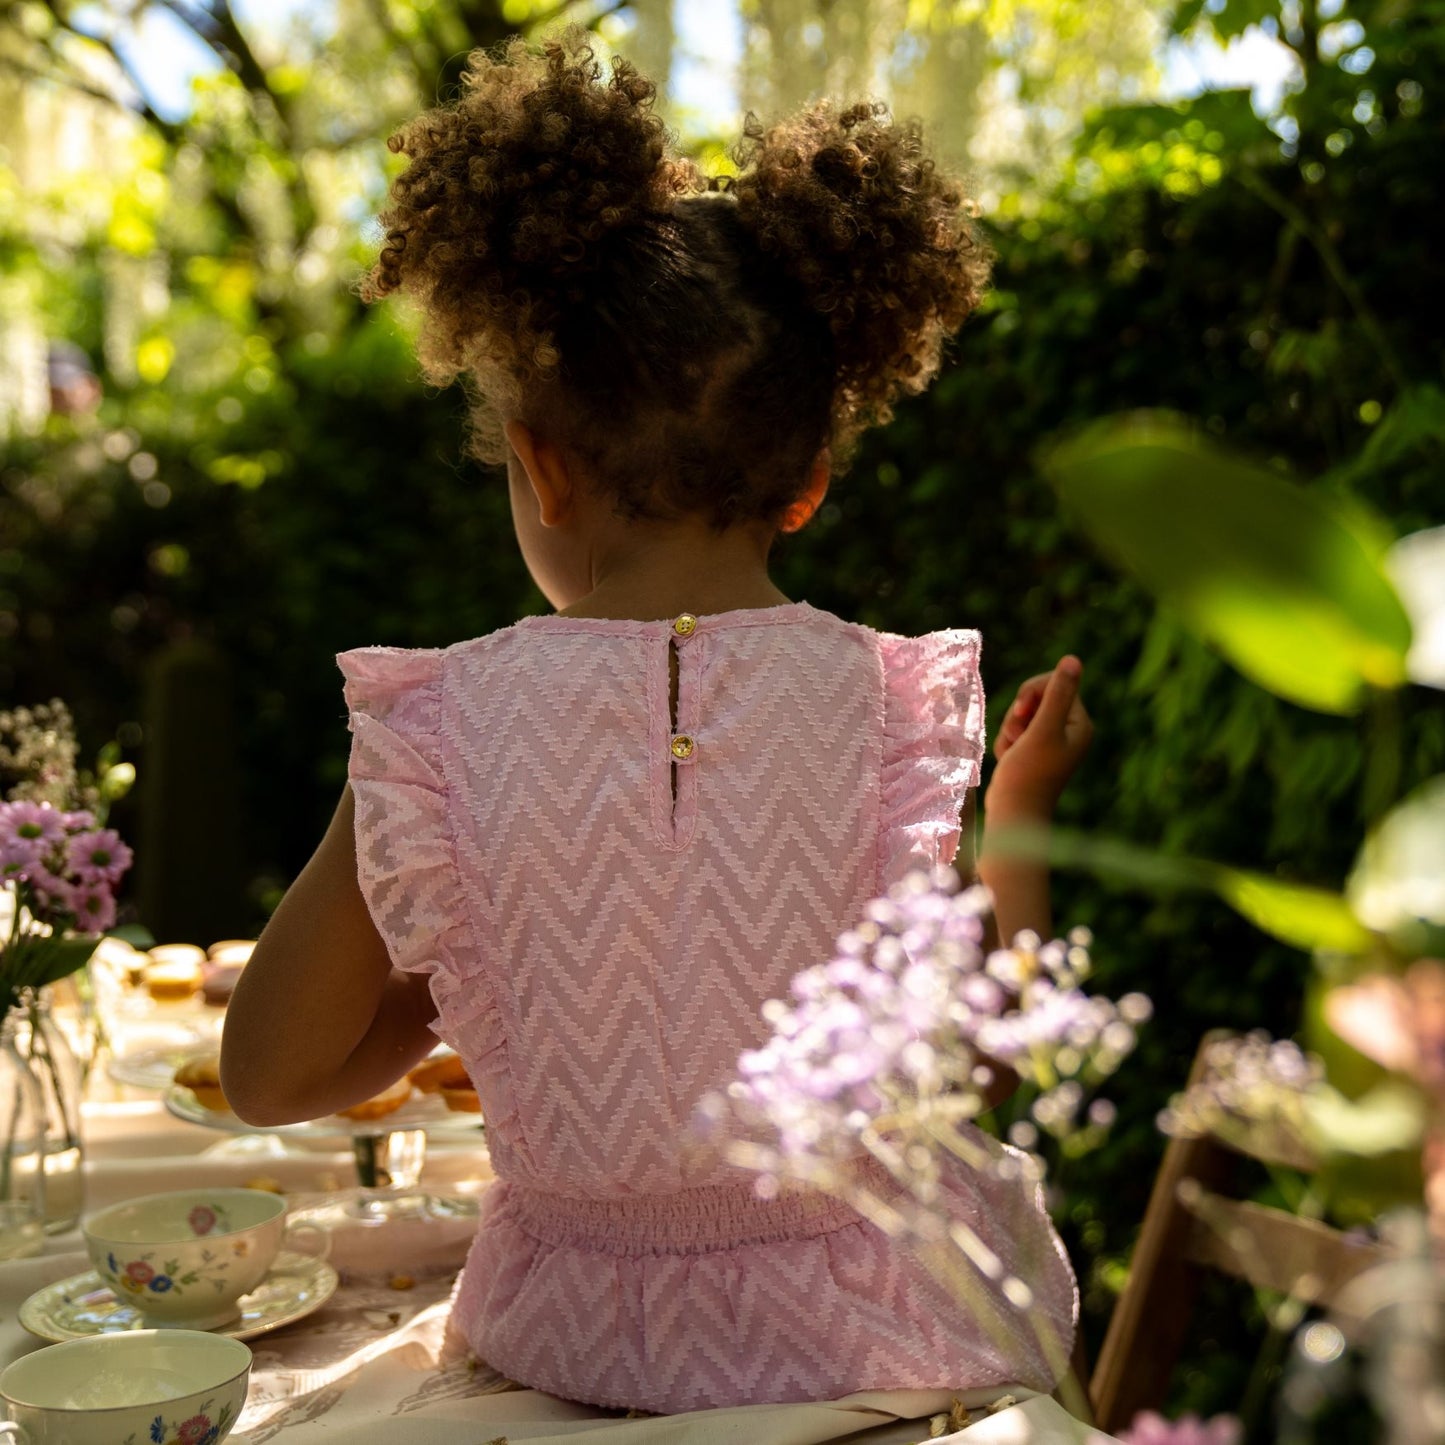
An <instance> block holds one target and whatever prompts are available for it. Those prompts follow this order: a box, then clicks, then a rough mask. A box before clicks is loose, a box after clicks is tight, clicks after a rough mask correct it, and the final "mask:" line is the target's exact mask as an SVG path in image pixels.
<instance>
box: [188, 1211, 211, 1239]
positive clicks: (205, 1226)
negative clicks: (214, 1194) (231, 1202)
mask: <svg viewBox="0 0 1445 1445" xmlns="http://www.w3.org/2000/svg"><path fill="white" fill-rule="evenodd" d="M186 1220H187V1222H188V1223H189V1224H190V1226H191V1232H192V1233H194V1234H209V1233H210V1232H211V1231H212V1230H213V1229H214V1228H215V1227H216V1211H215V1210H214V1209H211V1208H210V1207H209V1206H207V1205H205V1204H198V1205H196V1207H195V1208H194V1209H193V1210H191V1212H190V1213H189V1214H188V1215H186Z"/></svg>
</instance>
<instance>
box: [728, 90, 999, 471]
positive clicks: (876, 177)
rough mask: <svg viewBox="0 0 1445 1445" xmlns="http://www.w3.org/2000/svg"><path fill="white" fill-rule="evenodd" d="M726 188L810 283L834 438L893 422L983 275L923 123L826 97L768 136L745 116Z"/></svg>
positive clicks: (957, 186) (780, 257) (775, 251)
mask: <svg viewBox="0 0 1445 1445" xmlns="http://www.w3.org/2000/svg"><path fill="white" fill-rule="evenodd" d="M743 135H744V139H743V140H742V142H740V143H739V145H738V147H737V149H736V151H735V156H736V159H737V161H738V164H739V167H740V169H741V171H742V174H741V175H740V176H739V177H738V178H737V179H736V180H735V181H734V182H733V184H732V186H731V187H730V190H731V192H732V194H733V195H734V196H735V197H736V199H737V203H738V210H739V216H740V218H741V219H742V220H743V221H744V223H745V224H746V225H747V226H748V228H749V229H750V230H751V231H752V233H753V235H754V236H755V237H756V240H757V244H758V246H759V248H760V249H761V250H762V251H763V252H764V254H766V255H767V256H769V257H771V258H773V259H775V260H776V261H777V262H778V263H779V264H781V265H782V267H783V268H784V269H785V270H786V271H787V272H788V273H789V274H790V275H792V276H793V277H794V279H795V280H796V281H797V282H798V283H799V285H800V286H801V287H802V289H803V291H804V293H805V295H806V297H807V300H808V302H809V304H810V305H811V306H812V307H813V308H814V309H815V310H816V311H818V312H819V313H820V314H821V315H823V316H824V317H825V318H826V319H827V321H828V325H829V327H830V328H831V330H832V333H833V341H834V345H835V347H836V349H837V361H838V386H839V392H840V401H842V403H843V405H842V408H841V411H842V413H843V414H842V415H841V416H840V417H839V423H840V425H839V431H840V433H841V435H840V437H839V440H841V441H843V442H844V443H846V442H847V440H848V439H849V437H850V436H853V435H856V433H857V432H861V431H862V430H863V429H864V428H865V427H867V426H871V425H875V424H878V423H881V422H885V421H887V420H888V419H889V417H891V416H892V403H893V401H894V400H895V399H896V398H897V396H898V395H899V394H900V393H901V392H920V391H922V390H923V389H924V387H925V386H927V384H928V383H929V381H930V380H931V379H932V378H933V376H934V375H935V374H936V373H937V371H938V367H939V364H940V361H941V359H942V350H943V344H944V342H945V340H946V339H947V338H948V337H949V336H950V335H951V334H952V333H953V332H955V331H956V330H957V329H958V328H959V327H960V326H962V324H963V323H964V321H965V320H966V319H967V317H968V315H969V313H970V312H971V311H972V310H973V308H974V307H975V306H976V305H977V304H978V300H979V297H980V295H981V293H982V290H983V286H984V283H985V281H986V279H987V274H988V257H987V255H986V253H985V249H984V248H983V246H981V245H980V244H979V243H978V241H977V240H976V239H975V238H974V236H973V234H972V231H971V229H970V226H969V219H970V215H971V208H970V207H969V206H968V205H967V203H966V201H965V197H964V191H963V186H962V184H961V182H959V181H958V180H956V179H954V178H953V177H951V176H948V175H946V174H943V173H941V172H940V171H939V170H938V168H937V166H936V165H935V163H934V161H933V160H932V159H930V158H929V157H928V156H927V155H926V154H925V153H924V145H923V135H922V124H921V122H919V121H917V120H910V121H908V122H906V123H897V122H893V121H890V120H889V118H888V107H887V106H886V105H885V104H883V103H882V102H881V101H876V102H875V101H865V102H861V103H858V104H853V105H849V106H847V107H844V108H839V107H838V106H837V104H836V103H835V102H833V101H831V100H822V101H818V102H816V103H814V104H813V105H811V106H809V107H807V108H806V109H804V110H803V111H801V112H799V113H798V114H797V115H795V116H793V117H791V118H789V119H788V120H785V121H782V122H781V123H779V124H777V125H774V126H771V127H766V128H765V127H764V126H763V125H762V123H761V122H760V121H759V120H758V119H757V117H756V116H754V115H752V114H751V113H749V115H748V117H747V121H746V124H745V126H744V129H743Z"/></svg>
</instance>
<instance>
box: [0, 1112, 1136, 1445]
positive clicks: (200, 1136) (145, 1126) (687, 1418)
mask: <svg viewBox="0 0 1445 1445" xmlns="http://www.w3.org/2000/svg"><path fill="white" fill-rule="evenodd" d="M103 1092H105V1093H108V1094H111V1095H113V1096H114V1097H112V1098H109V1099H106V1100H98V1101H95V1102H91V1103H88V1104H87V1105H86V1106H85V1108H86V1125H85V1132H86V1148H87V1165H86V1200H85V1205H86V1209H87V1210H93V1209H97V1208H100V1207H102V1206H104V1205H106V1204H110V1203H114V1202H116V1201H117V1200H121V1199H126V1198H130V1197H134V1196H135V1195H139V1194H149V1193H155V1192H158V1191H161V1190H165V1189H180V1188H187V1187H191V1186H193V1185H197V1184H245V1183H247V1182H248V1181H250V1180H253V1179H255V1178H256V1177H257V1176H268V1177H270V1178H272V1179H274V1180H276V1181H278V1182H279V1183H280V1184H281V1185H282V1186H283V1187H284V1188H285V1190H286V1193H287V1196H288V1199H289V1201H290V1203H291V1205H292V1208H293V1211H294V1210H298V1209H303V1208H306V1207H308V1206H311V1205H314V1204H317V1203H318V1202H325V1201H326V1200H327V1199H328V1198H330V1197H334V1196H333V1195H330V1194H328V1191H337V1190H344V1189H346V1188H348V1187H349V1186H350V1185H351V1184H352V1182H353V1181H354V1178H355V1175H354V1172H353V1165H352V1156H351V1152H350V1149H349V1148H348V1147H342V1148H340V1149H338V1151H337V1152H330V1146H329V1145H322V1146H318V1145H314V1144H313V1145H309V1146H303V1147H298V1146H296V1145H295V1144H289V1143H288V1145H287V1153H286V1154H285V1155H284V1156H281V1155H278V1154H276V1153H274V1152H270V1153H266V1152H261V1151H263V1150H265V1149H266V1148H267V1147H268V1146H267V1145H266V1144H264V1143H263V1142H261V1141H254V1140H247V1141H246V1142H245V1143H238V1142H237V1141H235V1140H230V1141H219V1142H220V1144H221V1147H220V1148H219V1150H218V1149H217V1145H218V1137H217V1136H216V1135H214V1134H212V1133H209V1132H208V1131H205V1130H202V1129H201V1128H199V1127H197V1126H194V1125H190V1124H186V1123H183V1122H181V1121H180V1120H176V1119H172V1118H171V1117H170V1116H169V1115H167V1114H166V1113H165V1112H164V1110H163V1109H162V1108H161V1106H160V1104H159V1102H158V1101H157V1100H156V1099H155V1098H154V1097H153V1096H146V1095H144V1094H141V1093H139V1092H138V1091H133V1090H120V1089H107V1090H104V1091H103ZM337 1142H338V1144H341V1145H344V1141H337ZM269 1147H270V1149H272V1150H274V1149H275V1147H276V1146H275V1145H270V1146H269ZM248 1149H249V1150H252V1151H253V1152H249V1153H246V1152H242V1153H241V1155H240V1157H236V1156H237V1151H238V1150H240V1151H246V1150H248ZM488 1177H489V1173H488V1170H487V1167H486V1164H485V1160H484V1158H483V1157H481V1156H479V1154H478V1152H477V1151H476V1150H475V1149H474V1148H473V1147H471V1146H457V1145H455V1144H444V1145H437V1144H436V1143H433V1145H432V1148H431V1150H430V1152H429V1154H428V1159H427V1166H426V1171H425V1173H424V1174H423V1184H424V1185H427V1186H429V1187H430V1188H431V1189H433V1190H434V1191H435V1192H438V1193H442V1194H458V1195H462V1196H464V1195H465V1194H466V1193H467V1192H468V1191H471V1192H473V1193H475V1192H476V1191H478V1190H479V1189H482V1188H485V1187H486V1185H485V1181H486V1179H487V1178H488ZM471 1233H472V1225H471V1222H470V1221H469V1220H466V1219H457V1220H452V1221H441V1222H438V1221H435V1220H431V1221H427V1222H425V1223H405V1222H398V1221H390V1222H388V1223H386V1224H384V1225H382V1226H380V1227H363V1226H361V1225H356V1226H354V1227H352V1228H348V1229H346V1230H344V1231H339V1232H338V1233H337V1234H336V1235H335V1236H334V1238H333V1244H332V1253H331V1260H332V1263H333V1264H335V1265H336V1266H337V1268H338V1270H339V1271H340V1273H341V1278H342V1285H341V1288H340V1289H339V1290H338V1291H337V1293H336V1294H335V1295H334V1296H333V1297H332V1299H331V1300H330V1301H329V1302H328V1303H327V1304H326V1305H324V1306H323V1307H322V1308H321V1309H320V1310H318V1311H317V1312H316V1313H315V1314H313V1315H311V1316H309V1317H308V1318H307V1319H305V1320H301V1321H298V1322H297V1323H295V1324H292V1325H288V1326H286V1327H284V1328H282V1329H280V1330H277V1331H275V1332H273V1333H271V1334H267V1335H262V1336H259V1337H257V1338H255V1339H253V1340H252V1341H251V1342H250V1343H251V1347H252V1350H253V1351H254V1354H255V1363H254V1366H253V1368H252V1374H251V1389H250V1395H249V1398H248V1400H247V1405H246V1409H245V1411H244V1413H243V1414H242V1416H241V1418H240V1420H239V1422H238V1424H237V1428H236V1431H235V1433H234V1434H233V1435H232V1436H231V1439H232V1440H234V1441H236V1442H237V1445H263V1442H267V1441H271V1440H275V1439H278V1438H280V1439H282V1440H284V1442H285V1445H322V1442H325V1445H493V1442H496V1441H498V1440H501V1441H505V1442H507V1445H515V1442H520V1441H528V1442H533V1445H563V1442H564V1441H566V1442H575V1441H576V1439H577V1437H579V1436H581V1435H587V1436H588V1437H589V1445H593V1442H594V1439H595V1445H823V1442H828V1441H842V1440H846V1441H849V1442H856V1445H914V1442H919V1441H929V1440H930V1437H931V1438H932V1439H940V1438H943V1439H947V1440H949V1441H953V1440H957V1441H959V1442H961V1445H1103V1442H1105V1441H1107V1440H1108V1439H1110V1438H1111V1437H1108V1436H1105V1435H1103V1434H1101V1433H1099V1432H1098V1431H1095V1430H1090V1429H1088V1428H1087V1427H1085V1426H1083V1425H1080V1424H1079V1423H1078V1422H1077V1421H1075V1420H1073V1419H1072V1418H1071V1417H1070V1416H1069V1415H1068V1414H1066V1413H1065V1412H1064V1411H1063V1410H1062V1409H1061V1408H1060V1407H1059V1406H1058V1405H1057V1404H1056V1403H1055V1402H1054V1401H1053V1400H1050V1399H1048V1398H1046V1397H1043V1396H1036V1395H1034V1394H1033V1392H1031V1391H1028V1390H1022V1389H1021V1390H1015V1391H1011V1392H1008V1393H1009V1394H1010V1395H1012V1396H1013V1398H1014V1401H1015V1403H1013V1404H1006V1403H1004V1402H1003V1401H1000V1399H999V1394H1000V1392H999V1391H997V1390H987V1391H983V1392H977V1393H975V1394H973V1395H966V1396H963V1397H961V1398H960V1397H958V1396H956V1395H954V1394H952V1393H950V1392H948V1391H918V1390H913V1391H885V1392H874V1393H865V1394H857V1395H850V1396H848V1397H847V1398H846V1399H842V1400H835V1401H829V1402H825V1403H819V1404H806V1405H755V1406H749V1407H746V1408H741V1409H731V1410H710V1411H703V1412H697V1413H693V1414H687V1415H672V1416H656V1417H651V1418H625V1417H623V1416H621V1415H620V1414H619V1412H616V1411H603V1410H599V1409H596V1408H593V1407H590V1406H585V1405H577V1404H573V1403H571V1402H569V1401H565V1400H559V1399H556V1398H554V1397H553V1396H550V1395H545V1394H542V1393H540V1392H538V1391H535V1390H518V1389H515V1388H512V1387H509V1385H508V1382H506V1381H503V1380H501V1379H500V1378H499V1377H497V1376H496V1375H495V1374H493V1373H492V1372H491V1371H489V1370H488V1369H486V1368H485V1367H481V1366H478V1365H476V1364H475V1363H474V1362H472V1361H470V1360H469V1359H467V1358H465V1356H463V1355H459V1353H458V1352H457V1351H456V1349H455V1347H454V1346H453V1345H451V1344H449V1343H448V1341H447V1339H446V1335H445V1331H444V1325H445V1320H446V1315H447V1302H448V1297H449V1294H450V1290H451V1286H452V1282H453V1279H454V1277H455V1274H456V1271H457V1269H458V1268H459V1267H460V1265H461V1263H462V1260H463V1257H464V1255H465V1252H466V1247H467V1245H468V1243H469V1242H470V1238H471ZM87 1268H89V1260H88V1258H87V1257H86V1255H85V1251H84V1244H83V1241H82V1240H81V1238H80V1235H79V1233H78V1232H77V1231H73V1232H71V1233H70V1234H68V1235H61V1236H58V1237H56V1238H52V1239H50V1240H48V1241H47V1245H46V1252H45V1254H44V1255H42V1256H40V1257H38V1258H35V1259H28V1260H19V1261H15V1262H11V1263H5V1264H0V1368H3V1367H4V1366H5V1365H7V1364H9V1363H10V1361H11V1360H14V1359H17V1358H18V1357H19V1356H21V1355H23V1354H25V1353H27V1352H28V1351H30V1350H33V1349H40V1348H43V1342H42V1341H40V1340H37V1339H35V1338H33V1337H32V1336H30V1335H28V1334H27V1333H26V1332H25V1331H24V1330H23V1329H22V1328H21V1327H20V1324H19V1322H18V1319H17V1314H18V1311H19V1307H20V1305H21V1303H22V1302H23V1301H24V1300H25V1299H26V1298H27V1296H29V1295H30V1294H31V1293H32V1292H34V1291H35V1290H37V1289H40V1288H42V1287H43V1286H45V1285H47V1284H51V1283H53V1282H55V1281H57V1280H61V1279H64V1278H66V1277H67V1276H70V1275H74V1274H78V1273H80V1272H81V1271H83V1270H85V1269H87ZM991 1404H993V1405H995V1406H998V1405H1003V1408H996V1409H995V1410H994V1412H993V1413H989V1407H990V1405H991ZM950 1411H951V1412H952V1417H951V1419H952V1425H950V1424H948V1423H945V1422H944V1421H943V1420H940V1419H939V1417H940V1416H948V1415H949V1412H950ZM965 1418H972V1419H974V1421H975V1423H972V1424H970V1425H969V1426H968V1427H967V1428H966V1429H963V1430H956V1429H954V1428H953V1426H956V1425H957V1423H959V1422H961V1421H962V1420H963V1419H965ZM935 1431H936V1432H937V1434H935V1433H934V1432H935Z"/></svg>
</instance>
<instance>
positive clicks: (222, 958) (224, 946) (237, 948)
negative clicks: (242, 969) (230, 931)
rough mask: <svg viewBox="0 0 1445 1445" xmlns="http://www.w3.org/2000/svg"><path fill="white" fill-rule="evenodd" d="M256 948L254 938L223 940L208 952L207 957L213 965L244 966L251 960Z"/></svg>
mask: <svg viewBox="0 0 1445 1445" xmlns="http://www.w3.org/2000/svg"><path fill="white" fill-rule="evenodd" d="M255 947H256V940H255V939H254V938H223V939H222V940H221V941H220V942H219V943H213V944H212V945H211V946H210V947H209V948H208V949H207V950H206V956H207V957H208V958H209V959H210V960H211V962H212V963H235V964H244V963H246V962H247V961H248V960H249V959H250V957H251V954H252V952H253V951H254V950H255Z"/></svg>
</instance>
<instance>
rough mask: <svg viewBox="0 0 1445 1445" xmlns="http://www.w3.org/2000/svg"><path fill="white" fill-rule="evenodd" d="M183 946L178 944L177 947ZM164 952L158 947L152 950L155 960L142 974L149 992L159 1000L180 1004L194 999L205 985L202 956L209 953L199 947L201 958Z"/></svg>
mask: <svg viewBox="0 0 1445 1445" xmlns="http://www.w3.org/2000/svg"><path fill="white" fill-rule="evenodd" d="M182 946H183V945H174V947H176V948H179V947H182ZM162 952H163V950H161V949H158V948H153V949H152V950H151V961H150V962H149V963H148V964H147V965H146V966H145V970H144V972H143V974H142V978H143V980H144V982H145V987H146V992H147V993H148V994H150V996H151V997H152V998H153V999H155V1001H156V1002H157V1003H178V1002H181V1001H183V1000H185V999H188V998H190V996H191V995H192V994H193V993H195V991H196V990H197V989H198V988H199V987H200V986H201V958H204V957H205V954H203V953H201V951H200V949H197V950H196V952H197V953H198V954H200V958H193V957H189V956H187V955H183V954H179V953H175V954H170V956H168V957H162V956H161V955H162ZM165 952H167V953H168V952H169V950H166V951H165Z"/></svg>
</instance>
